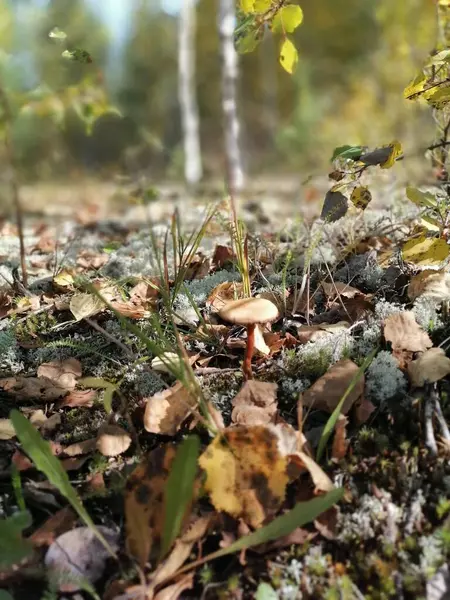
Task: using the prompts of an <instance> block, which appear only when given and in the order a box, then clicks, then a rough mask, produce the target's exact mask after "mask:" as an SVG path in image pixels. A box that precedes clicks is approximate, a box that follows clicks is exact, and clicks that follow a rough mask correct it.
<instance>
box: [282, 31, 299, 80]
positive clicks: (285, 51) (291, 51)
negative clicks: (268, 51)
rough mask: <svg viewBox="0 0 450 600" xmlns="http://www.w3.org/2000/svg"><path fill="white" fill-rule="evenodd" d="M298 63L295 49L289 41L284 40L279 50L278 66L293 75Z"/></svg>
mask: <svg viewBox="0 0 450 600" xmlns="http://www.w3.org/2000/svg"><path fill="white" fill-rule="evenodd" d="M297 63H298V52H297V48H296V47H295V46H294V44H293V43H292V42H291V40H288V39H286V40H284V42H283V43H282V44H281V48H280V64H281V66H282V67H283V69H284V70H285V71H287V72H288V73H291V74H292V73H293V72H294V69H295V67H296V66H297Z"/></svg>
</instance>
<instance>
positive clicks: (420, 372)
mask: <svg viewBox="0 0 450 600" xmlns="http://www.w3.org/2000/svg"><path fill="white" fill-rule="evenodd" d="M449 373H450V358H448V357H447V356H446V355H445V352H444V350H443V349H442V348H430V349H429V350H427V351H426V352H424V353H423V354H421V355H420V356H419V358H418V359H417V360H413V361H412V362H410V363H409V365H408V374H409V376H410V378H411V383H412V384H413V385H414V386H415V387H423V386H424V385H425V384H426V383H434V382H436V381H439V380H440V379H443V378H444V377H447V375H448V374H449Z"/></svg>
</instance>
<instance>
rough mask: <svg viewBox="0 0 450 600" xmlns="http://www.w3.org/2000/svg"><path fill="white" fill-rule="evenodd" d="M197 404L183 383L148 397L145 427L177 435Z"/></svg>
mask: <svg viewBox="0 0 450 600" xmlns="http://www.w3.org/2000/svg"><path fill="white" fill-rule="evenodd" d="M196 406H197V400H196V398H193V397H192V396H191V395H190V394H189V392H188V391H187V390H186V388H185V387H183V386H182V385H181V383H176V384H175V385H174V386H173V387H171V388H169V389H168V390H164V391H162V392H158V393H157V394H154V395H153V396H151V397H150V398H147V402H146V405H145V413H144V428H145V430H146V431H148V432H149V433H158V434H161V435H175V434H176V433H177V431H178V430H179V429H180V427H181V425H182V424H183V422H184V421H185V420H186V419H187V417H188V416H189V415H190V414H191V413H192V412H193V411H194V409H195V408H196Z"/></svg>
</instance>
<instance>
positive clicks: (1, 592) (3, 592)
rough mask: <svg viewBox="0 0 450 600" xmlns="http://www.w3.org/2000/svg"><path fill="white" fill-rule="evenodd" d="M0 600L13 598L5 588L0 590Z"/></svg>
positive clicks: (12, 599)
mask: <svg viewBox="0 0 450 600" xmlns="http://www.w3.org/2000/svg"><path fill="white" fill-rule="evenodd" d="M0 600H14V598H13V597H12V596H11V594H10V593H9V592H7V591H6V590H0Z"/></svg>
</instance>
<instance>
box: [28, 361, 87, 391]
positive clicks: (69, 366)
mask: <svg viewBox="0 0 450 600" xmlns="http://www.w3.org/2000/svg"><path fill="white" fill-rule="evenodd" d="M37 374H38V377H46V378H47V379H50V381H53V383H54V384H55V385H57V386H58V387H61V388H65V389H66V390H67V391H69V390H73V389H74V388H75V385H76V383H77V378H78V377H81V374H82V369H81V363H80V361H79V360H77V359H76V358H68V359H66V360H54V361H52V362H49V363H43V364H42V365H40V366H39V367H38V370H37Z"/></svg>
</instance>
